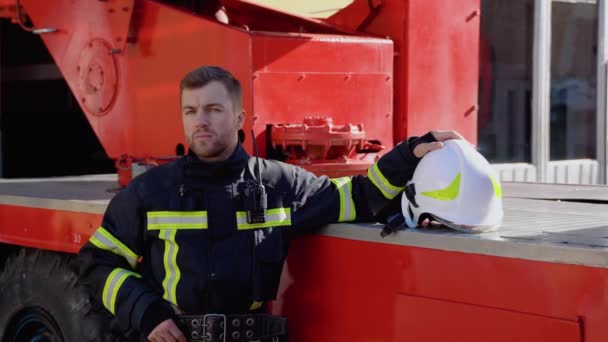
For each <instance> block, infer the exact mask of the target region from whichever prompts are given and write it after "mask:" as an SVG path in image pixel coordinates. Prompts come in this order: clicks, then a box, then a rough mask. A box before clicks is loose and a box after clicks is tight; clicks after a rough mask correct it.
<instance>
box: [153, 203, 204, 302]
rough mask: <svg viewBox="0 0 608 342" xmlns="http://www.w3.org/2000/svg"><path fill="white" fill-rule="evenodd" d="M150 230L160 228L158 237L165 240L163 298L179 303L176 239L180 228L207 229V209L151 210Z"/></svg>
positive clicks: (177, 247) (177, 246) (179, 273)
mask: <svg viewBox="0 0 608 342" xmlns="http://www.w3.org/2000/svg"><path fill="white" fill-rule="evenodd" d="M147 217H148V230H159V233H158V237H159V238H160V239H163V240H164V241H165V253H164V256H163V264H164V266H165V278H164V279H163V283H162V285H163V289H164V293H163V298H164V299H165V300H166V301H168V302H171V303H173V304H175V305H178V304H177V284H178V283H179V280H180V277H181V271H180V269H179V266H178V265H177V253H178V251H179V245H178V244H177V241H176V240H175V235H176V234H177V231H178V230H182V229H188V230H190V229H201V230H203V229H207V228H208V226H207V225H208V223H207V212H206V211H149V212H148V213H147Z"/></svg>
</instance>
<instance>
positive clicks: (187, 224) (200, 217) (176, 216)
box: [147, 211, 207, 230]
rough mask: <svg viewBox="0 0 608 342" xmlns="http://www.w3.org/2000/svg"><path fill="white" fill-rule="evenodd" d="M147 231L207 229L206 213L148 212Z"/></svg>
mask: <svg viewBox="0 0 608 342" xmlns="http://www.w3.org/2000/svg"><path fill="white" fill-rule="evenodd" d="M147 216H148V230H159V229H207V212H206V211H149V212H148V213H147Z"/></svg>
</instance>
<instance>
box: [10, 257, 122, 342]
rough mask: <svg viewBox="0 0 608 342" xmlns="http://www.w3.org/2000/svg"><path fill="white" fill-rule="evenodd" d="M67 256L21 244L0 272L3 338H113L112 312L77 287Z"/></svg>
mask: <svg viewBox="0 0 608 342" xmlns="http://www.w3.org/2000/svg"><path fill="white" fill-rule="evenodd" d="M74 258H75V257H74V256H72V255H67V254H61V253H54V252H49V251H41V250H35V249H26V248H24V249H21V250H20V251H19V252H18V253H15V254H14V255H12V256H10V257H9V258H8V259H7V260H6V262H5V263H4V267H3V269H2V271H1V273H0V308H1V309H0V336H2V342H22V341H53V342H78V341H116V340H118V339H117V338H116V337H115V336H114V335H113V334H112V333H111V332H110V329H109V326H110V324H109V322H110V319H111V315H110V313H109V312H107V311H105V309H103V308H101V310H99V308H96V307H95V306H94V305H93V304H92V302H91V300H90V297H89V295H88V293H87V291H86V290H85V289H84V288H83V287H81V286H78V285H77V284H78V281H77V280H78V275H77V273H76V272H75V268H74V267H73V259H74Z"/></svg>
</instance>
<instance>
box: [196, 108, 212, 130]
mask: <svg viewBox="0 0 608 342" xmlns="http://www.w3.org/2000/svg"><path fill="white" fill-rule="evenodd" d="M195 121H196V126H197V127H206V126H209V115H207V113H205V111H204V110H198V111H197V112H196V118H195Z"/></svg>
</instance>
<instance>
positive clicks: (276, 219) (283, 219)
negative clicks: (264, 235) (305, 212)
mask: <svg viewBox="0 0 608 342" xmlns="http://www.w3.org/2000/svg"><path fill="white" fill-rule="evenodd" d="M265 217H266V222H264V223H248V222H247V212H245V211H237V212H236V225H237V229H239V230H245V229H257V228H270V227H278V226H290V225H291V209H290V208H274V209H268V210H266V215H265Z"/></svg>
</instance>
